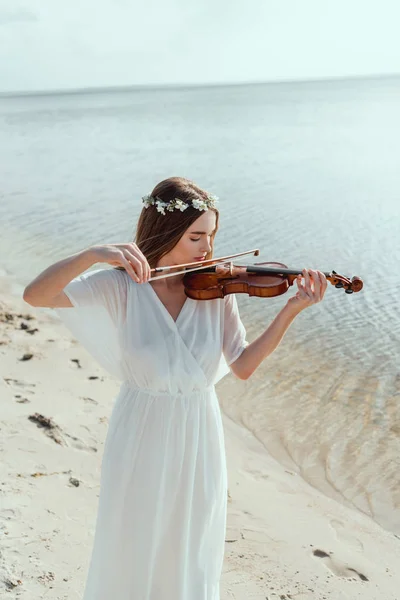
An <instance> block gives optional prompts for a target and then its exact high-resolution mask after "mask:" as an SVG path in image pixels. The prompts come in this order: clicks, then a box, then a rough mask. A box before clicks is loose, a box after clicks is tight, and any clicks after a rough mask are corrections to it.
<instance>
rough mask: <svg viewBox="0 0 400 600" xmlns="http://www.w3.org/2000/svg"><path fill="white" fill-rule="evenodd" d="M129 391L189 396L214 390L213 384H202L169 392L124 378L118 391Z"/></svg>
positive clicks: (159, 395) (172, 396)
mask: <svg viewBox="0 0 400 600" xmlns="http://www.w3.org/2000/svg"><path fill="white" fill-rule="evenodd" d="M128 391H131V392H133V393H136V394H145V395H148V396H153V397H170V398H179V397H189V396H199V395H207V394H210V393H212V392H215V385H214V384H211V385H204V386H200V387H197V388H192V389H190V390H189V389H188V390H181V391H177V392H171V391H168V390H164V391H163V390H157V389H151V388H146V387H141V386H138V385H137V384H136V383H135V382H133V381H131V380H129V379H126V380H125V381H123V382H122V384H121V388H120V392H122V393H123V392H128Z"/></svg>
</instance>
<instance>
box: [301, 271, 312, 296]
mask: <svg viewBox="0 0 400 600" xmlns="http://www.w3.org/2000/svg"><path fill="white" fill-rule="evenodd" d="M302 273H303V277H304V284H305V285H304V290H305V292H306V294H307V296H308V297H309V298H312V289H311V282H310V275H309V273H308V269H303V271H302Z"/></svg>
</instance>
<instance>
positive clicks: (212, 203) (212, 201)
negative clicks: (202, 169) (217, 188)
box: [208, 194, 219, 207]
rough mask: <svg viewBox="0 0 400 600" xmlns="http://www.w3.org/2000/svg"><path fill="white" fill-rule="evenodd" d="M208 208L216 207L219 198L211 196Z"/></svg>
mask: <svg viewBox="0 0 400 600" xmlns="http://www.w3.org/2000/svg"><path fill="white" fill-rule="evenodd" d="M208 200H209V202H208V206H212V207H214V206H215V205H216V204H218V200H219V198H218V196H214V194H211V195H210V196H208Z"/></svg>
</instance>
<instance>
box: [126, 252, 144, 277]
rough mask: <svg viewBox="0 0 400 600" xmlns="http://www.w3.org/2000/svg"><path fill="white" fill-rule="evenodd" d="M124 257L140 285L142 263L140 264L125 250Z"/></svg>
mask: <svg viewBox="0 0 400 600" xmlns="http://www.w3.org/2000/svg"><path fill="white" fill-rule="evenodd" d="M124 256H125V258H126V259H127V260H128V261H129V262H130V263H131V264H132V267H133V269H134V271H135V273H136V275H137V276H138V278H139V281H140V283H142V282H143V267H142V263H141V262H140V260H139V259H138V258H136V256H133V254H131V253H130V252H129V250H125V252H124Z"/></svg>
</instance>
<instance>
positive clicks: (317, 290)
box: [310, 269, 321, 302]
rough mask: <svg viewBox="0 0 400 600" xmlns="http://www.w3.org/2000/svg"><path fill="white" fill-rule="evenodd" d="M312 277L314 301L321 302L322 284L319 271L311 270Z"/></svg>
mask: <svg viewBox="0 0 400 600" xmlns="http://www.w3.org/2000/svg"><path fill="white" fill-rule="evenodd" d="M310 277H311V279H312V281H313V283H314V294H313V296H314V301H315V302H320V300H321V282H320V280H319V274H318V271H314V270H313V269H310Z"/></svg>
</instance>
